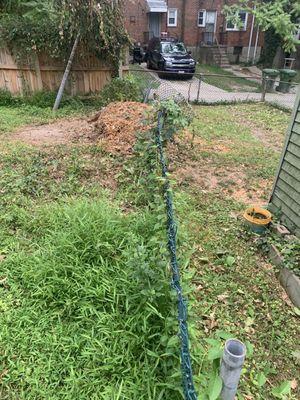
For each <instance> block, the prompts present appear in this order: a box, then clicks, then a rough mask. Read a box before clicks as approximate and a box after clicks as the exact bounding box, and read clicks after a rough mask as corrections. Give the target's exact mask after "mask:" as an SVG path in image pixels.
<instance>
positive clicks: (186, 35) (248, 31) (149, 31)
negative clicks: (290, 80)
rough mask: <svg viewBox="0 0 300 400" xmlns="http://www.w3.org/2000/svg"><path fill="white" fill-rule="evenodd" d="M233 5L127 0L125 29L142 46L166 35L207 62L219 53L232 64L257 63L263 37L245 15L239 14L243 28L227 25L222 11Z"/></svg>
mask: <svg viewBox="0 0 300 400" xmlns="http://www.w3.org/2000/svg"><path fill="white" fill-rule="evenodd" d="M232 3H234V0H126V3H125V4H126V5H125V21H126V28H127V30H128V32H129V34H130V35H131V37H132V39H133V40H134V41H136V42H141V43H147V42H148V41H149V39H151V38H152V37H153V36H157V37H159V36H160V35H161V34H162V33H163V32H166V33H167V34H168V35H169V36H173V37H177V38H178V39H179V40H182V41H183V42H184V43H185V44H186V46H187V47H188V48H189V49H190V50H192V51H193V52H194V53H195V54H196V55H197V56H200V57H201V58H203V57H205V58H208V59H207V60H204V61H207V62H209V61H210V60H209V57H214V54H219V55H220V53H223V54H224V55H225V54H226V55H227V56H228V58H229V60H230V61H231V62H237V61H247V60H252V59H253V57H254V58H255V60H257V59H258V58H259V56H260V52H261V48H262V45H263V35H262V34H261V33H260V32H258V30H257V28H256V27H255V24H254V21H253V17H252V15H249V14H247V13H244V12H241V13H240V18H241V20H242V22H243V26H242V27H239V26H234V25H233V24H231V23H229V22H227V21H226V19H225V16H224V15H223V13H222V9H223V6H224V4H232ZM216 48H217V51H215V52H214V49H216ZM209 50H210V51H209ZM254 53H255V55H254ZM215 61H216V60H215ZM218 61H221V59H220V58H219V59H218ZM218 63H220V62H218Z"/></svg>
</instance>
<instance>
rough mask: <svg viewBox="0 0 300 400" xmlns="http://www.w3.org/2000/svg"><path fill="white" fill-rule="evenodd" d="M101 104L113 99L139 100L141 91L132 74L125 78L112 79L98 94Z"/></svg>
mask: <svg viewBox="0 0 300 400" xmlns="http://www.w3.org/2000/svg"><path fill="white" fill-rule="evenodd" d="M99 97H100V99H101V101H102V104H103V105H107V104H109V103H111V102H114V101H141V100H142V93H141V90H140V87H139V85H138V83H137V81H136V80H135V79H134V77H133V76H132V75H127V76H125V78H123V79H121V78H115V79H112V80H111V81H110V82H109V83H108V84H107V85H106V86H105V87H104V88H103V90H102V91H101V93H100V95H99Z"/></svg>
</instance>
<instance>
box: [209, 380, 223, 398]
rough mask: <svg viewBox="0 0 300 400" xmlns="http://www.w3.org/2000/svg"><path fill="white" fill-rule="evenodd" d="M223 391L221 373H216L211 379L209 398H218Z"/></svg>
mask: <svg viewBox="0 0 300 400" xmlns="http://www.w3.org/2000/svg"><path fill="white" fill-rule="evenodd" d="M221 391H222V379H221V378H220V377H219V375H217V374H215V375H213V376H212V378H211V379H210V381H209V385H208V397H209V400H217V398H218V397H219V395H220V393H221Z"/></svg>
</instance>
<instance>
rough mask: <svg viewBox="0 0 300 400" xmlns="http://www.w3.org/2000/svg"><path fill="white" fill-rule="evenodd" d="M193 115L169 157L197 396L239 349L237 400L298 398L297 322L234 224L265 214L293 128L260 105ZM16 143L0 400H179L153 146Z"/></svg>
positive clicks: (6, 204) (4, 175) (2, 148)
mask: <svg viewBox="0 0 300 400" xmlns="http://www.w3.org/2000/svg"><path fill="white" fill-rule="evenodd" d="M12 109H13V108H11V110H12ZM194 111H195V113H196V116H195V119H194V121H193V123H192V125H191V127H190V128H189V129H188V130H186V131H185V132H184V133H183V134H182V136H181V137H180V138H179V139H178V138H177V139H176V144H174V145H171V146H169V148H168V153H169V158H170V163H171V165H170V166H171V172H172V179H173V182H174V189H175V191H174V195H175V203H176V212H177V215H178V220H179V224H180V225H179V234H180V238H179V248H180V261H181V265H182V269H183V270H182V272H183V276H184V280H185V290H186V292H190V299H191V301H190V314H191V319H190V332H191V336H192V339H193V346H192V354H193V359H194V367H195V376H196V379H195V381H196V387H197V390H198V392H199V393H200V395H199V398H200V399H202V400H204V399H205V400H207V398H209V397H208V394H210V400H211V399H212V398H214V397H213V393H214V392H215V383H217V382H215V376H214V373H213V372H212V371H213V361H214V360H218V358H219V357H220V349H221V346H222V345H223V343H224V339H226V338H228V337H229V336H237V337H238V338H240V339H242V340H244V341H245V342H246V343H247V347H248V357H247V363H246V365H245V369H244V371H243V376H242V382H241V387H240V393H239V398H240V399H246V400H252V399H255V400H256V399H259V400H265V399H273V398H274V399H276V398H282V399H284V398H289V399H295V400H296V399H298V398H299V394H300V393H299V386H298V385H299V382H298V376H299V343H298V339H297V338H298V336H299V328H298V325H299V317H298V316H297V314H296V312H295V310H294V309H293V307H292V306H291V304H290V303H289V301H288V299H287V297H286V295H285V293H284V291H283V290H282V289H281V287H280V286H279V284H278V283H277V280H276V276H275V272H276V271H275V270H274V268H273V267H272V265H271V264H270V263H269V262H268V260H267V259H265V258H264V257H263V256H262V254H261V252H260V250H258V248H257V246H256V244H255V240H253V237H252V236H251V235H249V234H248V233H246V232H245V230H244V228H243V226H242V223H241V221H240V220H239V219H238V218H237V216H238V214H239V213H240V212H241V211H242V210H243V209H244V207H245V204H248V203H249V202H250V203H251V202H259V203H260V204H261V203H265V202H267V200H268V195H269V193H270V188H271V185H272V181H273V178H274V174H275V170H276V166H277V162H278V160H279V157H280V147H281V144H282V142H283V138H284V133H285V130H286V127H287V123H288V120H289V115H288V114H287V113H285V112H283V111H279V110H275V109H273V108H272V107H269V106H266V105H257V104H251V105H242V104H240V105H234V106H214V107H208V106H206V107H195V109H194ZM15 115H19V114H18V113H17V112H16V114H15ZM27 122H28V121H26V119H23V120H22V118H21V117H20V120H19V125H23V124H25V123H27ZM1 123H2V121H0V124H1ZM2 126H3V123H2V125H0V129H1V127H2ZM45 129H46V127H45ZM6 131H7V129H6ZM9 137H10V135H9V134H8V133H6V134H5V135H3V136H2V138H3V140H2V141H1V145H0V164H1V169H0V188H1V189H0V190H1V196H0V224H1V233H0V235H1V247H0V254H1V256H0V271H1V272H0V276H1V279H0V290H1V317H0V318H1V324H0V332H1V334H0V338H1V339H0V340H1V349H2V350H1V351H0V365H1V371H2V372H0V376H1V384H0V388H1V389H0V394H1V398H4V399H9V400H11V399H15V398H18V399H31V398H32V399H37V398H41V399H46V398H47V399H48V398H53V399H55V398H57V399H58V398H59V399H61V398H62V399H73V398H76V397H77V398H82V399H85V398H86V399H90V398H103V399H107V400H108V399H115V400H116V399H135V398H136V399H140V398H145V399H153V400H157V399H167V398H168V399H169V398H172V399H177V398H178V399H179V398H181V394H180V392H179V387H180V369H179V364H178V342H177V339H176V337H175V336H174V333H175V326H174V321H175V320H174V318H175V308H174V304H175V303H174V301H175V299H174V298H173V297H172V293H170V290H169V279H168V278H169V273H168V269H167V261H166V249H165V245H164V244H163V243H165V233H164V221H165V219H164V218H165V217H164V207H163V205H162V204H161V199H160V196H158V195H159V194H160V193H159V191H158V192H157V191H155V190H153V188H154V187H159V186H160V182H161V180H160V179H158V178H157V175H156V173H155V171H154V170H153V163H152V162H153V160H152V161H151V159H149V157H148V155H149V154H151V151H149V149H151V148H149V147H147V151H145V147H144V146H143V145H141V146H140V147H138V148H137V157H131V156H130V157H125V156H124V155H118V154H111V153H109V152H108V151H106V150H104V148H103V146H102V145H101V144H99V143H94V144H86V143H73V142H70V143H64V144H59V145H52V146H51V147H43V146H38V147H35V146H30V145H28V144H26V143H25V144H24V143H18V142H15V141H14V142H11V141H9ZM271 144H272V146H271ZM154 165H155V164H154ZM149 167H151V168H150V169H151V170H152V174H150V175H151V176H149V174H148V171H149ZM153 185H154V186H153ZM150 198H151V199H152V200H151V202H149V199H150ZM108 203H110V205H108ZM66 227H67V228H68V229H66ZM188 265H189V269H188V270H186V268H187V266H188ZM25 266H26V268H24V267H25ZM191 280H192V282H193V285H191V284H190V281H191ZM143 284H146V287H141V285H143ZM162 299H163V300H162ZM108 338H109V340H108ZM112 343H113V346H112ZM112 352H113V357H112ZM104 360H105V361H106V362H105V361H104ZM103 382H105V383H103ZM97 391H98V392H97ZM105 391H106V392H105ZM287 392H288V393H289V392H291V394H285V393H287ZM101 396H102V397H101ZM143 396H144V397H143Z"/></svg>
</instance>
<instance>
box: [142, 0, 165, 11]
mask: <svg viewBox="0 0 300 400" xmlns="http://www.w3.org/2000/svg"><path fill="white" fill-rule="evenodd" d="M147 5H148V8H149V12H157V13H165V12H167V11H168V6H167V2H166V1H165V0H147Z"/></svg>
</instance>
